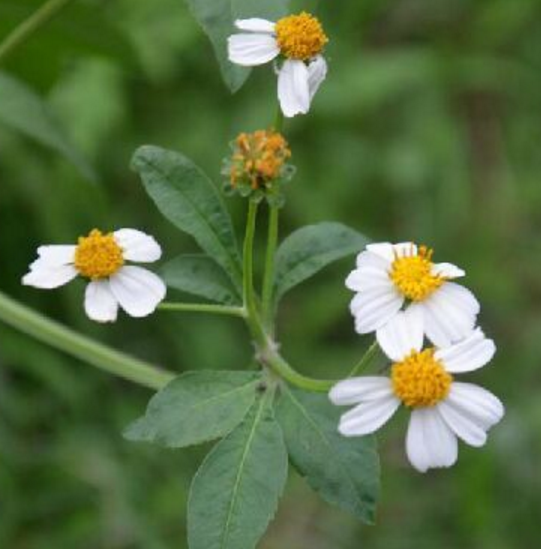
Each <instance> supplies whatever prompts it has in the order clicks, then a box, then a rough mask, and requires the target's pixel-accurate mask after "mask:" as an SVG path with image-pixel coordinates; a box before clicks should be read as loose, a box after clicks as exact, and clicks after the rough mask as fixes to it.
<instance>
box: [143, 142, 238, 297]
mask: <svg viewBox="0 0 541 549" xmlns="http://www.w3.org/2000/svg"><path fill="white" fill-rule="evenodd" d="M132 167H133V169H134V170H135V171H137V172H138V173H139V175H140V176H141V179H142V181H143V184H144V186H145V189H146V191H147V193H148V194H149V195H150V197H151V198H152V199H153V200H154V202H155V203H156V206H158V209H159V210H160V211H161V212H162V214H163V215H164V216H165V217H167V219H169V221H171V222H172V223H173V224H174V225H176V226H177V227H178V228H179V229H180V230H182V231H185V232H187V233H189V234H191V235H192V236H193V237H194V238H195V240H196V241H197V243H198V244H199V245H200V246H201V248H203V250H205V252H207V254H208V255H210V256H211V257H212V258H213V259H214V260H215V261H216V262H217V263H219V264H220V265H221V266H222V267H223V268H224V269H225V271H226V272H227V273H228V274H229V276H230V277H231V280H232V281H233V283H234V284H235V286H236V287H237V288H239V289H240V288H241V285H242V276H241V268H240V254H239V251H238V246H237V241H236V238H235V233H234V232H233V225H232V223H231V218H230V217H229V214H228V212H227V210H226V209H225V206H224V204H223V201H222V199H221V196H220V194H219V192H218V191H217V189H216V187H215V186H214V185H213V184H212V182H211V181H210V179H209V178H208V177H207V176H206V175H205V174H204V173H203V172H202V171H201V170H200V169H199V168H198V167H197V166H196V165H195V164H194V163H193V162H192V161H191V160H189V159H188V158H186V157H185V156H184V155H182V154H181V153H178V152H174V151H168V150H166V149H161V148H159V147H153V146H150V145H146V146H144V147H141V148H139V149H138V150H137V151H135V154H134V156H133V159H132Z"/></svg>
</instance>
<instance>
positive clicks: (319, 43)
mask: <svg viewBox="0 0 541 549" xmlns="http://www.w3.org/2000/svg"><path fill="white" fill-rule="evenodd" d="M276 41H277V42H278V47H279V48H280V51H281V52H282V54H283V55H284V56H285V57H288V58H290V59H301V60H303V61H307V60H308V59H310V58H312V57H314V56H315V55H317V54H318V53H320V52H321V50H323V48H324V46H325V44H326V43H327V42H328V41H329V39H328V38H327V36H326V34H325V33H324V32H323V27H322V26H321V23H320V22H319V21H318V19H317V18H315V17H314V16H313V15H310V14H309V13H306V12H304V11H303V12H302V13H300V14H298V15H289V16H288V17H284V18H282V19H280V20H278V21H277V23H276Z"/></svg>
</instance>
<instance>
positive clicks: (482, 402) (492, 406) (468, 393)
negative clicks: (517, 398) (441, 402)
mask: <svg viewBox="0 0 541 549" xmlns="http://www.w3.org/2000/svg"><path fill="white" fill-rule="evenodd" d="M446 402H448V403H449V404H450V405H451V406H453V407H454V408H455V409H460V410H462V411H463V412H464V413H465V414H467V415H468V416H469V417H471V418H472V419H474V420H475V421H476V423H478V424H479V425H481V426H482V427H483V429H485V431H486V430H488V429H490V427H492V426H493V425H496V423H498V422H499V421H500V420H501V419H502V417H503V415H504V413H505V409H504V407H503V404H502V403H501V401H500V399H499V398H498V397H497V396H495V395H493V394H492V393H491V392H490V391H487V390H486V389H483V388H482V387H479V385H474V384H473V383H460V382H457V381H455V382H454V383H453V384H452V385H451V390H450V391H449V395H448V396H447V399H446Z"/></svg>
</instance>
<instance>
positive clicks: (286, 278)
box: [274, 222, 368, 302]
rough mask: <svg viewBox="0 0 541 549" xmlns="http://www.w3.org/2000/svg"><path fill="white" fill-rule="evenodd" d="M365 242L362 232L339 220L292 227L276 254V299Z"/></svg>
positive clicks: (354, 250) (350, 253) (359, 247)
mask: <svg viewBox="0 0 541 549" xmlns="http://www.w3.org/2000/svg"><path fill="white" fill-rule="evenodd" d="M367 243H368V239H367V238H366V237H365V236H364V235H362V234H360V233H358V232H357V231H355V230H353V229H350V228H349V227H346V226H345V225H342V224H341V223H330V222H324V223H318V224H317V225H308V226H307V227H303V228H302V229H299V230H298V231H295V232H294V233H293V234H291V235H290V236H288V237H287V238H286V239H285V240H284V242H283V243H282V244H281V246H280V248H279V249H278V252H277V254H276V274H275V278H274V297H275V300H276V302H277V301H279V300H280V298H281V297H282V296H283V295H284V294H285V293H286V292H287V291H289V290H291V288H293V287H294V286H296V285H297V284H300V283H301V282H303V281H304V280H306V279H307V278H310V277H311V276H313V275H314V274H316V273H317V272H318V271H320V270H321V269H323V267H325V266H326V265H329V264H330V263H332V262H333V261H337V260H338V259H341V258H343V257H346V256H348V255H352V254H354V253H357V252H359V251H360V250H361V249H362V248H363V247H364V246H366V244H367Z"/></svg>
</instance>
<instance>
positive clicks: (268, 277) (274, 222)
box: [263, 206, 280, 328]
mask: <svg viewBox="0 0 541 549" xmlns="http://www.w3.org/2000/svg"><path fill="white" fill-rule="evenodd" d="M279 214H280V210H279V209H278V208H277V207H276V206H271V207H270V208H269V232H268V238H267V254H266V258H265V275H264V277H263V321H264V322H265V325H266V326H267V328H269V327H270V325H271V324H272V316H273V310H272V290H273V286H274V257H275V255H276V248H277V246H278V220H279Z"/></svg>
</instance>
